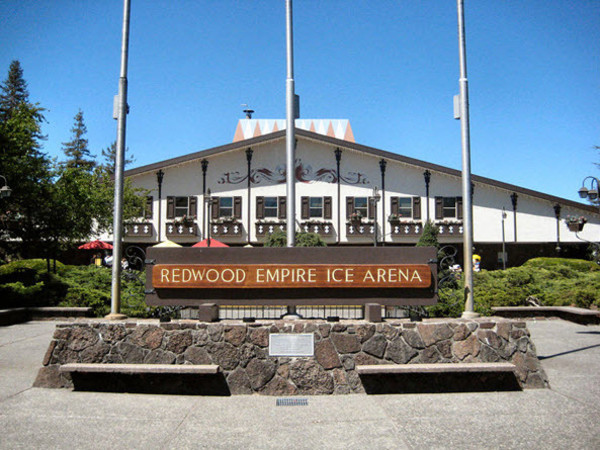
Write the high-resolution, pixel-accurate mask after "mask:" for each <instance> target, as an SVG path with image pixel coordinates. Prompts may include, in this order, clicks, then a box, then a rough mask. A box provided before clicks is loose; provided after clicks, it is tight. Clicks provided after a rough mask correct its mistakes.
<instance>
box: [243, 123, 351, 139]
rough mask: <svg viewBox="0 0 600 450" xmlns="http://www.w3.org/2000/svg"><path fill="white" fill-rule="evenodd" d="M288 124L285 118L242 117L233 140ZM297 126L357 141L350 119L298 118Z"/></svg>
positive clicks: (337, 137) (282, 128) (264, 132)
mask: <svg viewBox="0 0 600 450" xmlns="http://www.w3.org/2000/svg"><path fill="white" fill-rule="evenodd" d="M286 124H287V122H286V120H285V119H240V120H239V122H238V124H237V127H236V130H235V135H234V136H233V142H238V141H243V140H246V139H250V138H253V137H258V136H263V135H265V134H269V133H275V132H276V131H281V130H285V129H286ZM296 128H299V129H302V130H306V131H312V132H313V133H317V134H322V135H324V136H329V137H332V138H336V139H340V140H343V141H348V142H355V141H354V133H353V132H352V127H351V126H350V121H349V120H348V119H296Z"/></svg>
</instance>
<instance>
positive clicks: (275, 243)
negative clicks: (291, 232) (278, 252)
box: [264, 230, 327, 247]
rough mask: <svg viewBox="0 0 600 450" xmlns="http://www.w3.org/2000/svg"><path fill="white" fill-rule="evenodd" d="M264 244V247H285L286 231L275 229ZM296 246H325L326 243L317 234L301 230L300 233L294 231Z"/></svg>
mask: <svg viewBox="0 0 600 450" xmlns="http://www.w3.org/2000/svg"><path fill="white" fill-rule="evenodd" d="M264 245H265V247H286V246H287V234H286V232H285V231H282V230H276V231H275V232H273V234H271V235H270V236H269V237H268V238H267V239H266V241H265V244H264ZM296 247H327V244H326V243H325V241H323V239H321V236H319V235H318V234H316V233H307V232H305V231H301V232H300V233H296Z"/></svg>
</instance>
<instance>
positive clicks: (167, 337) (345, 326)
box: [34, 318, 548, 395]
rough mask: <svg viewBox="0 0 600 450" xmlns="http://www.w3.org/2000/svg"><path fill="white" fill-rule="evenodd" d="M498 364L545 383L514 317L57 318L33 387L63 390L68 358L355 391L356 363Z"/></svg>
mask: <svg viewBox="0 0 600 450" xmlns="http://www.w3.org/2000/svg"><path fill="white" fill-rule="evenodd" d="M270 333H314V337H315V356H314V357H310V358H290V357H270V356H269V351H268V345H269V334H270ZM498 361H509V362H511V363H513V364H515V365H516V367H517V371H516V375H517V379H518V381H519V383H520V384H521V386H522V387H524V388H542V387H548V381H547V377H546V374H545V373H544V371H543V369H542V368H541V366H540V362H539V360H538V358H537V355H536V351H535V346H534V345H533V343H532V341H531V339H530V335H529V331H528V330H527V327H526V324H525V322H522V321H514V320H506V319H499V318H485V319H476V320H463V319H456V320H453V319H447V320H441V319H440V320H435V319H432V320H427V321H424V322H419V323H414V322H409V321H407V320H394V321H388V322H385V323H369V322H365V321H343V322H340V323H328V322H325V321H322V320H314V321H313V320H311V321H307V320H300V321H279V320H278V321H260V322H257V323H251V324H245V323H242V322H239V321H226V322H219V323H212V324H211V323H202V322H194V321H183V320H181V321H175V322H171V323H159V322H158V321H149V320H143V321H142V320H140V321H130V320H128V321H126V322H107V321H101V320H83V321H80V322H75V323H65V324H59V325H57V328H56V331H55V333H54V337H53V340H52V341H51V342H50V346H49V347H48V351H47V352H46V355H45V357H44V361H43V367H42V368H41V369H40V372H39V374H38V378H37V380H36V382H35V384H34V385H35V386H37V387H55V388H56V387H72V386H73V383H72V380H71V379H70V378H69V376H68V375H63V374H60V373H59V371H58V368H59V367H60V365H61V364H66V363H73V362H82V363H145V364H152V363H155V364H158V363H161V364H218V365H219V366H220V367H221V369H222V371H223V374H224V377H225V380H226V382H227V386H228V388H229V391H230V392H231V393H232V394H253V393H259V394H266V395H295V394H299V395H311V394H348V393H361V392H364V386H363V384H362V382H361V379H360V377H359V376H358V374H357V372H356V370H355V367H356V366H357V365H365V364H413V363H469V362H498Z"/></svg>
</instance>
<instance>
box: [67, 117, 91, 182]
mask: <svg viewBox="0 0 600 450" xmlns="http://www.w3.org/2000/svg"><path fill="white" fill-rule="evenodd" d="M74 120H75V123H74V124H73V128H71V133H73V134H72V138H71V140H70V141H69V142H63V151H64V152H65V156H66V157H67V160H66V161H65V163H64V164H65V165H66V167H68V168H72V169H83V170H86V171H88V172H89V171H91V170H92V169H93V168H94V167H96V162H95V161H94V159H93V156H92V154H91V153H90V150H89V148H88V140H87V139H86V138H85V135H86V134H87V127H86V126H85V121H84V120H83V111H82V110H81V109H80V110H79V111H78V112H77V114H75V119H74Z"/></svg>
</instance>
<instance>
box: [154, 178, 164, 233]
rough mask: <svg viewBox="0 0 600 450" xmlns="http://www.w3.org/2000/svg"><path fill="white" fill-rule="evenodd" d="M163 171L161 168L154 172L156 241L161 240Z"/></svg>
mask: <svg viewBox="0 0 600 450" xmlns="http://www.w3.org/2000/svg"><path fill="white" fill-rule="evenodd" d="M164 176H165V173H164V172H163V170H162V169H160V170H159V171H158V172H156V181H157V182H158V242H160V240H161V228H160V226H161V223H162V183H163V178H164Z"/></svg>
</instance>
